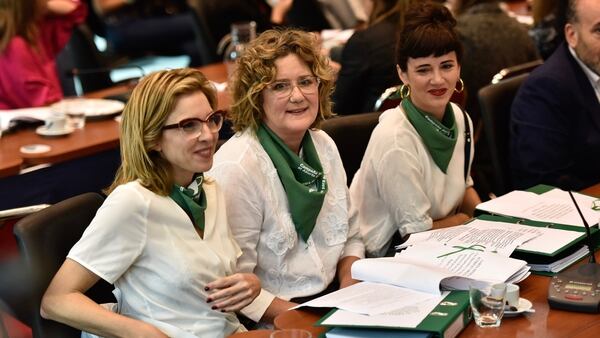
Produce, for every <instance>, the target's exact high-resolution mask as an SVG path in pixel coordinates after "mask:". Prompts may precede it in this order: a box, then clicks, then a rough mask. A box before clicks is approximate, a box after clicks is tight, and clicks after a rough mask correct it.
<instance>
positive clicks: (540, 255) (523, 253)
mask: <svg viewBox="0 0 600 338" xmlns="http://www.w3.org/2000/svg"><path fill="white" fill-rule="evenodd" d="M552 189H555V187H553V186H550V185H544V184H539V185H536V186H534V187H532V188H529V189H527V191H529V192H533V193H536V194H543V193H545V192H548V191H550V190H552ZM475 215H476V217H477V218H478V219H481V220H487V221H498V222H507V223H519V224H523V225H529V226H535V227H544V228H554V229H562V230H569V231H576V232H581V233H582V234H585V228H584V227H582V226H578V225H568V224H558V223H549V222H540V221H532V220H528V219H521V218H518V217H512V216H507V215H491V214H488V213H487V212H485V211H482V210H479V209H476V210H475ZM590 234H591V237H592V243H594V246H595V247H596V248H598V246H599V244H600V230H599V229H598V227H590ZM586 243H587V238H586V236H581V237H580V238H577V239H575V240H573V241H571V242H570V243H568V244H567V245H565V246H563V247H561V248H558V249H557V250H556V251H554V252H552V253H544V252H534V251H527V250H522V249H519V248H517V249H516V250H515V251H514V253H513V254H512V255H511V257H512V258H516V259H522V260H524V261H526V262H527V263H529V264H548V263H551V262H553V261H556V260H558V259H561V258H563V257H566V256H568V255H571V254H573V253H574V252H576V251H577V250H579V249H580V248H581V247H582V246H584V245H586ZM532 272H533V273H536V274H541V275H549V276H551V275H553V273H551V272H540V271H532Z"/></svg>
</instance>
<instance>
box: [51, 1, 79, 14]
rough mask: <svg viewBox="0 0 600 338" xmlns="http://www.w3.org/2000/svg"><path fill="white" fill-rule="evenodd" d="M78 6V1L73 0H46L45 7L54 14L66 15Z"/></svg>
mask: <svg viewBox="0 0 600 338" xmlns="http://www.w3.org/2000/svg"><path fill="white" fill-rule="evenodd" d="M77 6H79V1H73V0H48V2H47V3H46V8H47V10H48V13H50V14H54V15H66V14H69V13H71V12H72V11H74V10H75V8H77Z"/></svg>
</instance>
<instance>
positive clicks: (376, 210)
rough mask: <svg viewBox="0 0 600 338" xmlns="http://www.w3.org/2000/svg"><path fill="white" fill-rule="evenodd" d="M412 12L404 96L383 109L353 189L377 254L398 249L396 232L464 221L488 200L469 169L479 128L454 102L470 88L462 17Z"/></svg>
mask: <svg viewBox="0 0 600 338" xmlns="http://www.w3.org/2000/svg"><path fill="white" fill-rule="evenodd" d="M405 18H406V21H405V23H404V28H403V30H402V33H401V34H400V39H399V40H398V45H397V46H398V49H397V57H396V67H397V71H398V75H399V76H400V79H401V80H402V82H403V86H402V89H401V92H402V97H403V100H402V102H401V104H400V105H399V106H398V107H396V108H393V109H390V110H388V111H386V112H384V113H383V114H382V115H381V118H380V120H379V124H378V126H377V127H376V128H375V130H374V131H373V134H372V135H371V140H370V141H369V145H368V146H367V150H366V152H365V156H364V158H363V161H362V163H361V167H360V169H359V170H358V171H357V173H356V175H355V176H354V179H353V181H352V185H351V187H350V198H351V201H352V203H351V213H350V217H351V218H350V224H351V226H353V225H355V224H358V225H359V226H360V229H361V234H362V236H363V239H364V242H365V246H366V250H367V253H368V254H369V255H371V256H383V255H385V254H386V252H387V251H388V249H393V246H392V245H391V244H392V242H393V241H392V238H394V237H395V241H397V242H399V241H400V238H402V237H404V236H405V235H407V234H410V233H413V232H419V231H424V230H429V229H432V228H434V229H435V228H442V227H447V226H453V225H457V224H461V223H463V222H464V221H466V220H467V219H469V218H470V217H471V216H472V214H473V210H474V208H475V205H477V203H479V202H480V200H479V197H478V196H477V193H476V191H475V190H474V189H473V187H472V185H473V180H472V179H471V177H470V176H469V174H468V173H469V171H470V166H471V161H472V158H473V144H472V142H471V137H470V134H469V133H470V131H472V130H473V126H472V123H471V120H470V118H469V117H468V116H467V115H466V114H465V113H464V112H462V110H461V109H460V107H458V106H457V105H455V104H453V103H450V97H451V96H452V93H453V92H454V91H461V90H462V89H463V86H464V85H463V84H462V80H460V61H461V57H462V46H461V43H460V40H459V38H458V35H457V33H456V31H455V29H454V27H455V25H456V21H455V20H454V18H453V17H452V14H451V13H450V11H449V10H448V9H447V8H445V7H444V6H442V5H439V4H436V3H430V2H425V3H421V2H419V3H415V4H413V5H412V6H411V8H410V9H409V10H408V12H407V13H406V16H405Z"/></svg>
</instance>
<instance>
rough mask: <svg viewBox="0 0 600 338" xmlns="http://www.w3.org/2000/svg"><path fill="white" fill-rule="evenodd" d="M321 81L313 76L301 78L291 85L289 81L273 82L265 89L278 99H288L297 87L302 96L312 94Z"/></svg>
mask: <svg viewBox="0 0 600 338" xmlns="http://www.w3.org/2000/svg"><path fill="white" fill-rule="evenodd" d="M320 83H321V79H319V78H318V77H316V76H313V75H307V76H302V77H300V78H298V79H297V80H296V84H293V83H292V82H291V81H289V80H281V81H275V82H273V83H270V84H269V85H267V88H269V90H270V91H271V92H273V94H275V96H276V97H278V98H288V97H290V96H291V95H292V91H293V90H294V87H297V88H298V89H299V90H300V91H301V92H302V93H303V94H307V95H308V94H314V93H316V92H317V89H318V88H319V84H320Z"/></svg>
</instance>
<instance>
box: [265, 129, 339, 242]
mask: <svg viewBox="0 0 600 338" xmlns="http://www.w3.org/2000/svg"><path fill="white" fill-rule="evenodd" d="M257 136H258V141H259V142H260V144H261V145H262V147H263V148H264V149H265V151H266V152H267V154H268V155H269V157H270V158H271V161H272V162H273V165H275V169H277V174H278V175H279V179H280V180H281V183H282V184H283V188H284V189H285V193H286V195H287V198H288V203H289V206H290V213H291V214H292V221H293V222H294V226H295V227H296V231H297V232H298V234H299V235H300V236H301V237H302V239H304V242H306V241H307V240H308V237H309V236H310V234H311V232H312V230H313V228H314V227H315V223H316V222H317V216H319V212H320V211H321V207H322V206H323V200H324V199H325V193H327V181H326V180H325V177H324V176H323V168H322V167H321V161H320V160H319V155H318V154H317V150H316V149H315V145H314V144H313V142H312V138H311V137H310V133H309V132H306V134H305V135H304V138H303V139H302V144H301V147H302V152H303V155H304V159H305V160H304V161H303V160H302V159H301V158H300V157H298V155H296V154H295V153H294V152H292V151H291V150H290V148H289V147H288V146H287V145H285V143H283V141H282V140H281V139H280V138H279V137H278V136H277V135H275V133H274V132H273V131H271V130H270V129H269V128H268V127H267V126H265V125H264V124H261V125H260V127H259V128H258V131H257Z"/></svg>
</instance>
